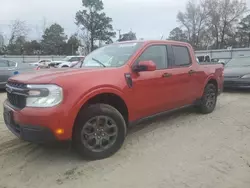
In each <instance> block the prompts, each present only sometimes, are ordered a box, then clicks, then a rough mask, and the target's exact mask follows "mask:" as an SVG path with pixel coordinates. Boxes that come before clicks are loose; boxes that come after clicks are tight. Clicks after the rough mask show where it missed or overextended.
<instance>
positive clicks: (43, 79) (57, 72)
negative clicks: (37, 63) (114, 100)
mask: <svg viewBox="0 0 250 188" xmlns="http://www.w3.org/2000/svg"><path fill="white" fill-rule="evenodd" d="M89 71H90V72H94V71H100V70H99V69H87V68H86V69H65V68H62V69H57V68H55V69H45V70H39V71H35V72H31V73H25V74H20V75H17V76H13V77H11V78H10V79H9V80H10V81H13V82H20V83H26V84H31V83H32V84H48V83H51V82H52V81H53V80H55V79H57V78H59V77H71V76H74V75H76V74H81V73H83V72H89Z"/></svg>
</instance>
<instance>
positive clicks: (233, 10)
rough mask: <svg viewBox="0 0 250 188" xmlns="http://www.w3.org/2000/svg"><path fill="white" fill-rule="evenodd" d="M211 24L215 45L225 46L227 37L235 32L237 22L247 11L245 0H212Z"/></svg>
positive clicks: (217, 46) (218, 46)
mask: <svg viewBox="0 0 250 188" xmlns="http://www.w3.org/2000/svg"><path fill="white" fill-rule="evenodd" d="M210 1H211V2H210V5H211V12H210V24H211V29H212V34H213V37H214V38H215V47H216V48H224V46H225V39H226V38H227V37H228V36H229V35H230V34H231V33H232V32H233V31H232V30H234V29H235V27H236V23H238V21H239V19H240V18H241V17H242V16H243V14H244V13H245V12H246V11H247V6H246V2H245V1H244V0H210Z"/></svg>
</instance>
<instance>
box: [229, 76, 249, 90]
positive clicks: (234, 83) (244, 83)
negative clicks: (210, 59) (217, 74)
mask: <svg viewBox="0 0 250 188" xmlns="http://www.w3.org/2000/svg"><path fill="white" fill-rule="evenodd" d="M224 88H246V89H248V88H249V89H250V79H240V78H239V79H225V80H224Z"/></svg>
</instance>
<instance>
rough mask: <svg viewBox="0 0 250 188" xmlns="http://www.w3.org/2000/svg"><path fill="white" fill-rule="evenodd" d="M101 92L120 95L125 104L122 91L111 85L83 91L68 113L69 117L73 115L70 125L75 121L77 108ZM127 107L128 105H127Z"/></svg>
mask: <svg viewBox="0 0 250 188" xmlns="http://www.w3.org/2000/svg"><path fill="white" fill-rule="evenodd" d="M102 93H111V94H115V95H117V96H119V97H121V99H122V100H124V102H125V103H126V104H128V103H127V101H126V99H125V97H124V93H123V92H122V91H121V90H119V89H118V88H115V87H112V86H108V85H107V86H100V87H96V88H94V89H92V90H90V91H88V92H87V93H84V94H83V95H82V96H81V97H80V98H79V100H77V101H78V102H77V103H76V104H75V105H74V106H73V107H72V108H71V110H70V113H71V117H73V122H72V127H73V124H74V121H75V118H76V116H77V114H78V112H79V110H80V109H81V107H82V106H83V105H84V104H85V103H86V102H87V101H88V100H89V99H91V98H93V97H95V96H97V95H98V94H102ZM127 107H128V106H127ZM128 108H129V107H128Z"/></svg>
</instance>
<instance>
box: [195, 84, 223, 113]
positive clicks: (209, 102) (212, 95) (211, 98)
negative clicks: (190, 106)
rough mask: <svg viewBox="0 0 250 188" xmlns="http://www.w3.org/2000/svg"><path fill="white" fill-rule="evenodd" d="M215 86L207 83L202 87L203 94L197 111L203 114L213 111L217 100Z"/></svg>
mask: <svg viewBox="0 0 250 188" xmlns="http://www.w3.org/2000/svg"><path fill="white" fill-rule="evenodd" d="M217 94H218V92H217V87H216V86H215V85H214V84H212V83H209V84H207V85H206V87H205V89H204V93H203V96H202V98H201V101H200V105H199V111H200V112H201V113H203V114H209V113H211V112H213V111H214V109H215V107H216V102H217Z"/></svg>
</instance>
